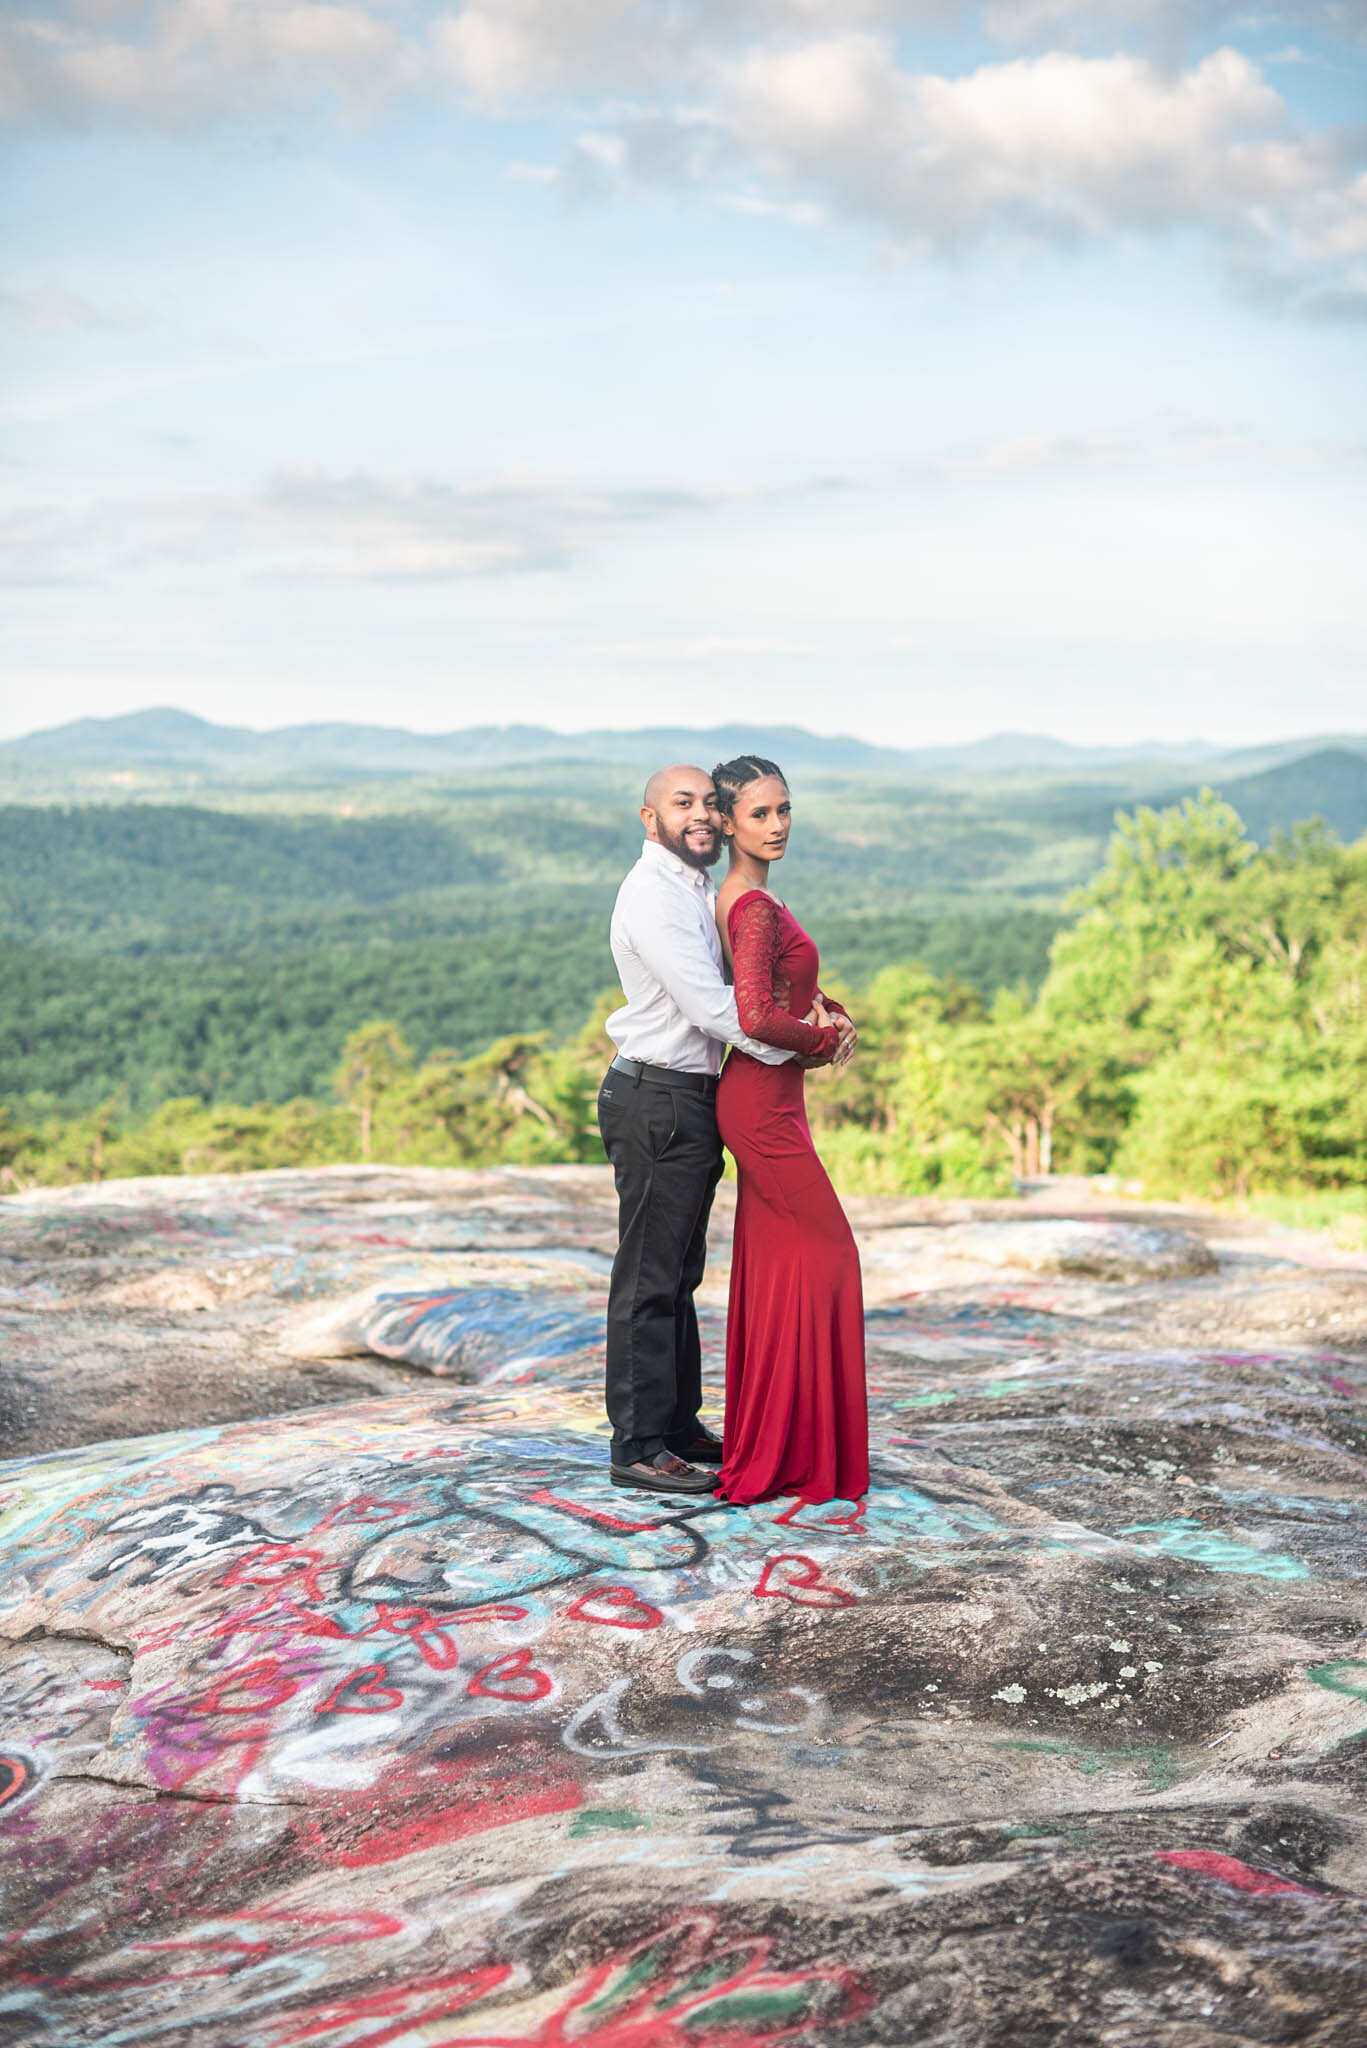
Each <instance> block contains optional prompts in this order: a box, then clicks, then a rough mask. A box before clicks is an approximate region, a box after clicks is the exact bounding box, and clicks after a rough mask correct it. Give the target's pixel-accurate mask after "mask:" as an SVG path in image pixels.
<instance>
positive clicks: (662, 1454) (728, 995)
mask: <svg viewBox="0 0 1367 2048" xmlns="http://www.w3.org/2000/svg"><path fill="white" fill-rule="evenodd" d="M641 823H642V824H643V825H644V827H645V835H646V837H645V845H644V846H643V847H642V849H641V858H640V859H639V860H638V861H637V863H636V865H635V867H634V868H633V869H632V870H631V872H630V874H629V875H628V876H627V878H626V880H625V881H624V882H623V883H622V886H621V888H620V890H619V891H618V893H617V905H616V908H615V910H614V911H613V915H612V957H613V959H614V960H615V961H616V963H617V973H618V977H619V979H620V980H621V984H622V989H623V992H624V994H625V995H626V999H627V1000H626V1005H625V1007H624V1008H623V1009H620V1010H616V1011H614V1012H613V1014H612V1016H610V1017H609V1018H608V1021H607V1030H608V1036H609V1038H611V1040H612V1042H613V1044H614V1045H615V1046H616V1047H617V1057H616V1059H614V1061H613V1062H612V1065H611V1066H610V1067H609V1068H608V1071H607V1074H606V1075H605V1076H604V1080H603V1085H602V1088H601V1089H600V1090H599V1093H598V1126H599V1129H600V1130H601V1132H602V1134H603V1144H604V1146H605V1147H606V1149H607V1155H608V1158H609V1159H610V1160H611V1161H612V1166H613V1172H614V1173H615V1175H616V1177H617V1197H618V1205H619V1218H618V1228H619V1243H618V1248H617V1256H616V1258H615V1259H614V1260H613V1266H612V1285H611V1289H610V1292H609V1295H608V1329H607V1408H608V1418H609V1420H610V1421H611V1423H612V1480H613V1484H614V1485H616V1486H638V1487H641V1488H643V1489H644V1490H645V1491H646V1492H648V1493H710V1492H711V1491H712V1489H713V1487H714V1486H715V1484H716V1474H715V1467H716V1466H718V1465H720V1463H721V1458H722V1446H721V1440H720V1438H718V1437H715V1436H712V1435H711V1434H710V1433H709V1432H708V1431H707V1430H706V1429H704V1427H703V1425H702V1423H701V1422H700V1420H699V1418H698V1407H699V1404H700V1402H701V1399H702V1361H701V1351H700V1347H699V1343H698V1318H697V1315H696V1313H695V1311H694V1307H693V1293H694V1289H695V1288H696V1287H697V1285H698V1282H699V1281H700V1280H701V1279H702V1274H703V1267H704V1265H705V1263H706V1260H707V1219H708V1215H709V1213H710V1211H711V1208H712V1197H713V1195H714V1193H715V1192H716V1186H717V1182H718V1180H719V1179H720V1178H721V1169H722V1150H721V1140H720V1138H718V1136H717V1116H716V1093H717V1072H718V1069H719V1068H720V1066H721V1057H722V1049H723V1047H724V1046H725V1045H727V1044H730V1045H739V1046H743V1047H744V1049H745V1051H746V1052H748V1053H751V1054H753V1056H754V1057H755V1058H756V1059H757V1060H764V1061H765V1062H766V1063H768V1064H770V1065H774V1066H777V1065H781V1064H782V1062H783V1061H784V1060H786V1059H788V1058H790V1057H791V1055H790V1054H788V1053H786V1052H782V1051H780V1050H779V1049H778V1048H777V1047H775V1046H771V1045H761V1044H760V1043H759V1041H758V1040H757V1039H754V1038H748V1037H747V1036H746V1034H745V1033H744V1032H743V1031H742V1030H741V1028H740V1019H739V1018H738V1017H737V1015H736V999H735V996H734V994H733V993H732V991H731V990H730V989H729V988H728V987H727V985H726V981H725V978H724V976H723V974H722V950H721V939H720V936H719V934H718V932H717V923H716V915H715V906H716V894H717V892H716V890H715V888H714V887H713V885H712V879H711V876H710V875H709V874H708V872H707V871H708V869H709V868H710V867H712V866H713V865H714V863H715V862H716V860H717V857H718V855H719V854H720V852H721V845H722V835H721V815H720V812H719V811H718V809H717V793H716V790H715V789H714V787H713V784H712V777H711V776H710V775H707V774H704V772H703V770H702V769H701V768H690V767H688V766H686V765H684V764H682V763H681V764H678V765H676V766H675V767H672V768H661V769H659V770H657V772H656V773H655V774H654V775H652V776H651V778H650V780H649V782H648V783H647V784H646V790H645V796H644V798H643V800H642V804H641Z"/></svg>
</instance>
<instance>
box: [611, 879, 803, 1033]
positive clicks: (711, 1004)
mask: <svg viewBox="0 0 1367 2048" xmlns="http://www.w3.org/2000/svg"><path fill="white" fill-rule="evenodd" d="M716 904H717V891H716V887H715V885H714V884H713V881H712V877H711V876H710V875H709V874H707V873H706V872H705V871H704V870H703V869H702V868H694V867H690V866H689V865H688V863H687V861H682V860H680V859H679V858H678V856H677V854H673V853H671V852H670V851H669V849H668V847H665V846H661V845H660V843H659V841H658V840H655V839H647V841H646V843H645V845H644V846H643V847H642V849H641V858H640V859H639V860H638V861H637V863H636V865H635V867H634V868H632V870H631V872H630V873H629V874H628V875H627V877H626V880H625V881H624V882H623V883H622V886H621V888H620V889H619V890H618V891H617V903H616V907H615V908H614V910H613V913H612V957H613V959H614V960H615V961H616V963H617V974H618V978H619V980H620V981H621V984H622V991H623V993H624V995H625V996H626V999H627V1000H626V1007H625V1008H624V1009H621V1010H614V1011H613V1013H612V1015H611V1016H610V1017H609V1018H608V1021H607V1033H608V1037H609V1038H610V1039H611V1040H612V1042H613V1044H614V1045H615V1046H616V1047H617V1050H618V1052H620V1053H621V1054H622V1056H623V1058H624V1059H629V1060H641V1061H642V1062H643V1063H644V1064H645V1065H646V1066H650V1067H675V1068H677V1069H679V1070H680V1071H682V1072H683V1073H686V1074H715V1073H716V1072H717V1069H718V1068H719V1067H720V1065H721V1054H722V1046H723V1044H728V1045H738V1046H739V1047H740V1048H741V1050H742V1051H743V1052H748V1053H750V1054H752V1055H753V1057H754V1058H755V1059H757V1060H763V1061H764V1063H765V1064H766V1066H771V1067H777V1066H781V1065H782V1064H783V1062H784V1061H785V1060H787V1059H791V1058H792V1054H791V1053H790V1052H788V1051H786V1050H785V1049H784V1047H782V1046H778V1045H763V1044H761V1042H760V1041H759V1039H757V1038H749V1037H747V1035H746V1034H745V1032H743V1031H742V1030H741V1028H740V1018H739V1017H738V1016H737V1014H736V998H735V994H734V992H733V991H732V990H731V989H729V988H728V987H727V985H726V981H725V978H724V977H723V974H722V947H721V934H720V933H719V932H718V930H717V918H716Z"/></svg>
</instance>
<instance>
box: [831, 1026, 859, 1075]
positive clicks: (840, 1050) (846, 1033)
mask: <svg viewBox="0 0 1367 2048" xmlns="http://www.w3.org/2000/svg"><path fill="white" fill-rule="evenodd" d="M831 1022H832V1024H834V1026H835V1028H836V1030H837V1031H838V1032H839V1033H840V1043H839V1045H838V1046H837V1047H836V1049H835V1058H834V1059H833V1060H832V1062H831V1065H832V1066H835V1067H847V1066H848V1065H849V1063H850V1061H851V1060H852V1059H853V1058H854V1049H855V1047H856V1046H857V1045H858V1043H859V1033H858V1032H857V1031H856V1030H855V1028H854V1019H853V1017H846V1016H841V1015H838V1016H835V1017H832V1019H831Z"/></svg>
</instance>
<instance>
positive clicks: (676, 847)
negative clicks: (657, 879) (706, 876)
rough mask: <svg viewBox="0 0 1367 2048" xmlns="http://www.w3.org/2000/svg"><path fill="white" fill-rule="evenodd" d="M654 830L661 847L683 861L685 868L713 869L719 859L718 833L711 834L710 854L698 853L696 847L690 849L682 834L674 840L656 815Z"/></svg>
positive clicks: (666, 826) (719, 834)
mask: <svg viewBox="0 0 1367 2048" xmlns="http://www.w3.org/2000/svg"><path fill="white" fill-rule="evenodd" d="M655 830H656V832H657V833H658V834H659V837H660V844H661V845H662V846H663V847H665V848H667V850H668V851H669V852H670V853H672V854H675V855H677V857H678V858H679V859H680V860H681V861H683V862H684V864H685V865H686V866H687V867H690V868H711V867H715V866H716V864H717V862H718V861H719V860H720V859H721V833H720V832H714V833H713V834H712V849H711V852H710V853H699V852H698V850H697V848H696V847H692V846H690V845H689V844H688V841H687V839H686V838H685V836H684V834H683V833H682V832H680V833H679V835H678V837H677V838H676V837H675V836H674V834H673V833H671V831H670V829H669V827H668V825H666V823H665V821H664V819H663V818H661V817H659V816H658V815H657V816H656V819H655Z"/></svg>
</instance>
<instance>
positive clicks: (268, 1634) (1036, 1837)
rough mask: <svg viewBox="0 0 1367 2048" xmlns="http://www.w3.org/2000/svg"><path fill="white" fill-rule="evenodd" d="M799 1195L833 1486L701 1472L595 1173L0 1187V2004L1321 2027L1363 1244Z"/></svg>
mask: <svg viewBox="0 0 1367 2048" xmlns="http://www.w3.org/2000/svg"><path fill="white" fill-rule="evenodd" d="M1074 1196H1075V1197H1076V1199H1073V1197H1074ZM850 1207H851V1213H852V1216H853V1220H854V1221H855V1225H856V1230H857V1233H858V1235H859V1238H860V1244H861V1252H862V1254H863V1259H864V1265H865V1272H866V1279H867V1283H868V1299H869V1314H868V1334H869V1371H870V1391H871V1413H872V1452H873V1473H874V1478H873V1484H872V1486H871V1488H870V1492H869V1494H868V1497H867V1499H866V1500H865V1501H864V1502H861V1503H854V1502H834V1503H830V1504H827V1505H825V1506H822V1507H810V1506H802V1505H800V1504H798V1503H795V1502H793V1501H777V1502H772V1503H769V1504H767V1505H765V1506H761V1507H757V1508H751V1509H736V1508H730V1507H726V1506H723V1505H720V1504H718V1503H716V1502H714V1501H712V1500H710V1499H704V1500H702V1501H697V1500H694V1501H670V1500H664V1499H652V1498H647V1497H643V1496H642V1497H638V1496H635V1495H632V1494H628V1493H624V1492H622V1491H620V1490H618V1489H614V1488H612V1487H611V1486H610V1485H609V1484H608V1483H607V1475H606V1462H605V1461H606V1444H605V1433H604V1424H603V1420H602V1414H601V1392H600V1389H601V1370H602V1350H601V1345H602V1314H603V1303H604V1285H605V1276H606V1265H607V1258H608V1255H609V1253H610V1250H611V1242H612V1204H611V1190H610V1184H609V1182H608V1179H607V1176H606V1175H605V1174H603V1173H599V1172H597V1171H596V1170H594V1169H587V1168H584V1169H580V1168H562V1169H546V1170H542V1171H540V1172H517V1171H508V1172H498V1173H492V1172H491V1173H481V1174H458V1173H441V1174H438V1173H424V1172H398V1171H386V1170H383V1169H377V1170H374V1171H371V1170H368V1169H333V1170H329V1171H327V1172H321V1173H309V1172H302V1173H297V1174H268V1175H252V1176H245V1177H243V1178H241V1179H234V1180H227V1179H225V1180H211V1179H205V1180H199V1181H194V1180H189V1181H160V1182H142V1183H132V1182H130V1183H124V1184H114V1185H107V1186H103V1187H91V1188H84V1189H77V1190H66V1191H63V1192H61V1193H58V1194H51V1193H48V1194H41V1195H31V1196H25V1197H21V1198H17V1199H15V1200H12V1201H8V1202H5V1203H0V1342H2V1343H3V1347H4V1352H5V1362H6V1371H5V1395H4V1399H5V1402H6V1404H7V1405H6V1408H5V1411H4V1425H5V1427H6V1429H7V1431H8V1441H7V1444H6V1450H7V1452H9V1453H15V1454H16V1455H10V1456H9V1457H8V1461H7V1462H5V1463H3V1464H0V1899H2V1900H3V1926H4V1930H5V1945H4V1956H5V1962H4V1966H3V1975H2V1976H0V2043H4V2044H15V2048H17V2044H21V2043H22V2044H25V2048H26V2044H28V2043H30V2042H32V2043H46V2044H53V2048H56V2044H61V2048H69V2044H87V2043H88V2044H91V2048H94V2044H101V2048H103V2044H117V2048H123V2044H133V2043H142V2042H147V2043H160V2044H169V2048H175V2044H178V2043H182V2042H184V2043H186V2044H194V2048H297V2044H315V2043H316V2044H320V2048H437V2044H443V2043H452V2044H454V2043H457V2042H463V2043H467V2044H478V2043H484V2044H487V2048H493V2044H513V2043H518V2044H521V2043H545V2044H553V2043H566V2044H568V2043H571V2042H574V2043H586V2044H591V2048H657V2044H666V2048H683V2044H685V2043H687V2044H690V2048H737V2044H741V2043H754V2044H769V2043H778V2042H800V2043H805V2044H811V2048H817V2044H823V2048H824V2044H830V2048H863V2044H866V2043H875V2042H876V2043H904V2042H905V2043H912V2042H915V2043H918V2044H919V2043H928V2044H933V2048H1028V2044H1037V2043H1038V2044H1046V2043H1048V2044H1052V2043H1060V2044H1068V2048H1072V2044H1078V2048H1084V2044H1085V2048H1091V2044H1097V2048H1100V2044H1103V2043H1104V2044H1114V2043H1122V2044H1125V2048H1197V2044H1200V2048H1205V2044H1215V2043H1242V2042H1248V2043H1254V2042H1256V2043H1264V2042H1266V2043H1274V2042H1277V2043H1281V2042H1298V2043H1309V2044H1314V2048H1331V2044H1332V2048H1361V2044H1362V2043H1364V2042H1365V2041H1367V2017H1365V2016H1367V1896H1365V1895H1367V1466H1365V1465H1364V1455H1363V1454H1364V1450H1365V1449H1367V1262H1363V1261H1357V1262H1354V1261H1353V1260H1352V1259H1350V1258H1348V1257H1347V1256H1345V1255H1339V1256H1335V1255H1333V1254H1330V1253H1327V1252H1325V1251H1322V1250H1321V1249H1319V1248H1318V1247H1317V1246H1316V1245H1315V1244H1314V1243H1313V1241H1310V1240H1292V1239H1290V1238H1283V1239H1271V1238H1268V1237H1266V1236H1260V1235H1259V1234H1258V1233H1257V1232H1256V1231H1255V1230H1254V1229H1253V1227H1252V1226H1248V1227H1245V1228H1236V1227H1235V1226H1233V1225H1231V1224H1228V1223H1226V1222H1223V1221H1216V1220H1214V1219H1211V1218H1208V1217H1202V1216H1198V1215H1195V1214H1192V1213H1186V1212H1181V1213H1176V1212H1154V1211H1152V1210H1146V1211H1143V1212H1137V1211H1126V1210H1123V1209H1114V1208H1107V1207H1106V1206H1105V1205H1104V1204H1098V1202H1097V1201H1096V1199H1095V1198H1092V1197H1087V1196H1086V1195H1085V1193H1084V1191H1080V1190H1079V1191H1067V1190H1065V1191H1063V1192H1062V1193H1060V1192H1058V1191H1055V1192H1054V1193H1053V1194H1052V1195H1049V1196H1047V1197H1046V1198H1045V1200H1044V1201H1043V1202H1034V1203H1029V1202H1027V1203H1019V1204H1013V1205H990V1204H941V1205H935V1204H928V1203H907V1202H886V1203H879V1202H875V1201H872V1200H868V1201H862V1202H856V1203H852V1204H851V1205H850ZM1062 1210H1066V1211H1067V1213H1062ZM727 1220H728V1219H727V1215H726V1210H725V1205H724V1204H723V1206H722V1209H721V1210H720V1212H719V1217H718V1228H717V1230H716V1232H715V1234H714V1235H715V1247H714V1249H715V1252H716V1263H715V1264H714V1266H713V1267H712V1268H711V1269H710V1273H709V1281H708V1284H707V1286H706V1288H705V1290H704V1310H703V1318H704V1326H705V1327H704V1337H705V1344H706V1348H707V1372H708V1382H709V1387H710V1389H711V1391H712V1392H713V1394H714V1395H715V1396H717V1397H718V1400H719V1397H720V1391H721V1386H720V1359H721V1350H722V1345H723V1342H724V1299H725V1288H724V1282H725V1263H724V1254H725V1240H726V1236H727V1228H726V1225H727ZM713 1412H714V1415H715V1416H717V1417H718V1418H719V1413H720V1411H719V1408H716V1409H714V1411H713Z"/></svg>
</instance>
